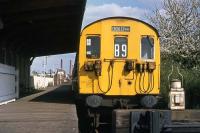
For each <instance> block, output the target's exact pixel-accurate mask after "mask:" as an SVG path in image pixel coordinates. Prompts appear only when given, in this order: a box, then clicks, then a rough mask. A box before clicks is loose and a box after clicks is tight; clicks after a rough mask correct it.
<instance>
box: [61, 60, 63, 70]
mask: <svg viewBox="0 0 200 133" xmlns="http://www.w3.org/2000/svg"><path fill="white" fill-rule="evenodd" d="M60 69H61V70H62V69H63V60H62V59H61V61H60Z"/></svg>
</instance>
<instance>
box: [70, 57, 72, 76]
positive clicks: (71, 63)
mask: <svg viewBox="0 0 200 133" xmlns="http://www.w3.org/2000/svg"><path fill="white" fill-rule="evenodd" d="M71 74H72V60H70V62H69V75H71Z"/></svg>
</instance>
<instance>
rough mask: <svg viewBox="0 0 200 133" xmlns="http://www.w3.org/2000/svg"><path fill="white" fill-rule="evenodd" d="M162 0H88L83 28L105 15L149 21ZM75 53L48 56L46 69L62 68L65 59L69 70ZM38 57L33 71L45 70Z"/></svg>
mask: <svg viewBox="0 0 200 133" xmlns="http://www.w3.org/2000/svg"><path fill="white" fill-rule="evenodd" d="M161 4H162V0H87V4H86V10H85V15H84V18H83V24H82V28H83V27H84V26H86V25H87V24H89V23H91V22H93V21H95V20H98V19H101V18H105V17H111V16H126V17H134V18H137V19H141V20H143V21H148V20H147V19H146V15H151V13H152V11H153V10H154V9H155V8H160V7H161ZM74 57H75V53H70V54H62V55H52V56H48V57H47V66H46V71H48V70H49V69H52V70H56V68H60V60H61V59H62V60H63V67H64V69H65V70H66V71H67V72H69V62H70V60H73V61H74ZM45 58H46V57H37V58H35V59H34V61H33V64H32V66H31V71H33V70H35V71H37V72H42V71H44V59H45Z"/></svg>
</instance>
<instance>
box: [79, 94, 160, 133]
mask: <svg viewBox="0 0 200 133" xmlns="http://www.w3.org/2000/svg"><path fill="white" fill-rule="evenodd" d="M88 97H94V99H90V100H91V101H92V102H93V101H95V100H96V99H98V98H100V99H101V101H100V104H99V105H100V106H95V105H94V106H93V105H90V104H91V103H89V101H88ZM95 98H96V99H95ZM156 103H157V98H156V96H153V95H136V96H132V97H128V98H127V97H121V96H114V97H106V96H103V95H102V96H101V95H79V96H77V98H76V109H77V116H78V120H79V122H78V125H79V130H80V132H81V133H111V132H112V124H113V122H112V121H113V118H112V116H113V111H114V110H116V109H123V110H129V109H140V108H144V109H145V108H146V109H149V108H153V106H154V105H155V104H156ZM93 104H98V103H93Z"/></svg>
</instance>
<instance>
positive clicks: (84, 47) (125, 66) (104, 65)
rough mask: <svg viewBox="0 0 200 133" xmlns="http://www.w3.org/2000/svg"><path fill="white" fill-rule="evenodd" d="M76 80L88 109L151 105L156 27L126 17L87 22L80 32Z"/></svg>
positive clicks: (156, 73)
mask: <svg viewBox="0 0 200 133" xmlns="http://www.w3.org/2000/svg"><path fill="white" fill-rule="evenodd" d="M77 79H78V87H77V94H78V97H79V99H82V101H83V103H85V104H86V106H87V107H89V108H92V109H94V108H98V107H101V106H104V105H105V106H106V105H109V104H110V106H112V107H119V108H120V107H121V108H126V107H128V108H130V107H129V104H130V106H131V105H134V104H135V103H138V105H139V104H140V105H142V106H145V107H152V106H153V105H154V104H155V103H156V99H155V97H154V96H156V95H158V94H159V91H160V46H159V35H158V32H157V30H156V29H155V28H154V27H152V26H151V25H149V24H147V23H145V22H143V21H140V20H138V19H133V18H127V17H111V18H105V19H102V20H98V21H96V22H93V23H91V24H89V25H88V26H86V27H85V28H84V29H83V31H82V33H81V38H80V45H79V51H78V58H77ZM134 107H135V105H134Z"/></svg>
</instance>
